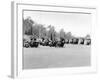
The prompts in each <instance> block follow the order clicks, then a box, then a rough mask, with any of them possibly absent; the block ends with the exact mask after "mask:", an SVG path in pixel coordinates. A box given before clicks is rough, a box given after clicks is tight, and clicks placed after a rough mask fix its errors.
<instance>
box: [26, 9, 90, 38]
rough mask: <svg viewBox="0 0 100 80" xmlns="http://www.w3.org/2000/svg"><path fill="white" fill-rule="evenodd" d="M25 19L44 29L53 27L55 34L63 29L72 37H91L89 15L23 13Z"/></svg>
mask: <svg viewBox="0 0 100 80" xmlns="http://www.w3.org/2000/svg"><path fill="white" fill-rule="evenodd" d="M27 17H31V18H32V20H34V21H35V22H37V23H39V24H44V25H45V26H46V27H47V26H48V25H53V26H55V29H56V31H57V32H58V31H59V30H60V29H62V28H63V29H64V31H65V32H71V33H72V34H73V35H74V36H80V37H84V36H86V35H87V34H90V35H91V14H80V13H57V12H40V11H24V18H27Z"/></svg>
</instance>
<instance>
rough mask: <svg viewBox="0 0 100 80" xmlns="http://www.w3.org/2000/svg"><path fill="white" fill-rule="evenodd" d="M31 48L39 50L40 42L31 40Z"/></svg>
mask: <svg viewBox="0 0 100 80" xmlns="http://www.w3.org/2000/svg"><path fill="white" fill-rule="evenodd" d="M30 46H31V47H36V48H37V47H38V46H39V42H38V41H37V39H31V41H30Z"/></svg>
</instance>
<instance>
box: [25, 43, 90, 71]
mask: <svg viewBox="0 0 100 80" xmlns="http://www.w3.org/2000/svg"><path fill="white" fill-rule="evenodd" d="M90 57H91V47H90V46H85V45H66V47H65V48H50V47H39V48H23V69H38V68H55V67H80V66H90V61H91V60H90Z"/></svg>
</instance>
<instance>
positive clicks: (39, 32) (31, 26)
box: [23, 17, 90, 41]
mask: <svg viewBox="0 0 100 80" xmlns="http://www.w3.org/2000/svg"><path fill="white" fill-rule="evenodd" d="M23 35H29V36H33V37H34V38H40V39H50V40H52V41H54V40H56V39H72V38H75V36H73V35H72V33H71V32H67V33H66V32H65V31H64V29H61V30H60V31H59V32H57V31H56V30H55V26H53V25H48V26H47V27H44V25H43V24H39V23H36V22H35V21H33V20H32V19H31V18H30V17H28V18H26V19H23ZM86 37H89V38H90V35H86Z"/></svg>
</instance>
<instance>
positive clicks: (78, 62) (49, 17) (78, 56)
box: [22, 10, 92, 69]
mask: <svg viewBox="0 0 100 80" xmlns="http://www.w3.org/2000/svg"><path fill="white" fill-rule="evenodd" d="M22 16H23V17H22V19H23V20H22V21H23V22H22V23H23V39H22V41H23V55H22V56H23V58H22V59H23V61H22V65H23V69H44V68H67V67H86V66H91V26H92V19H91V17H92V15H91V13H87V12H67V11H66V12H63V11H48V10H23V15H22Z"/></svg>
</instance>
